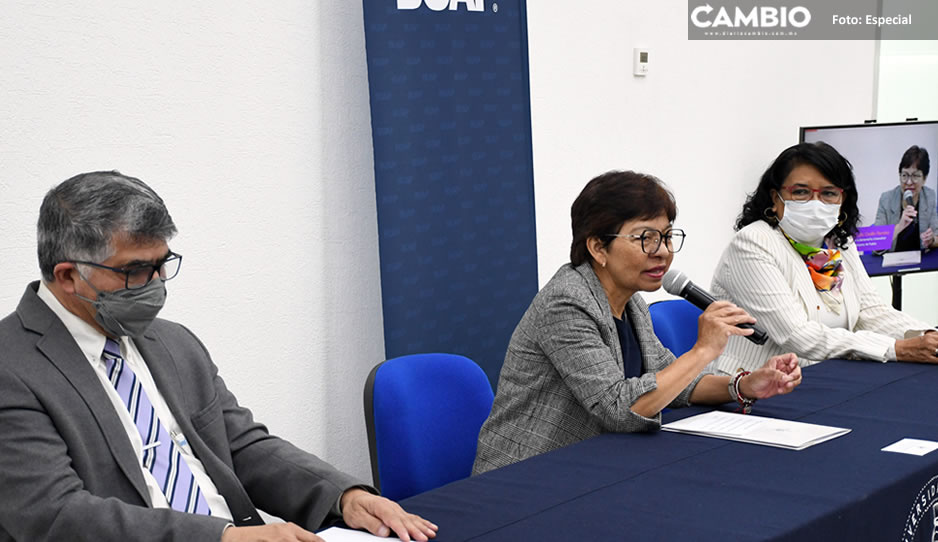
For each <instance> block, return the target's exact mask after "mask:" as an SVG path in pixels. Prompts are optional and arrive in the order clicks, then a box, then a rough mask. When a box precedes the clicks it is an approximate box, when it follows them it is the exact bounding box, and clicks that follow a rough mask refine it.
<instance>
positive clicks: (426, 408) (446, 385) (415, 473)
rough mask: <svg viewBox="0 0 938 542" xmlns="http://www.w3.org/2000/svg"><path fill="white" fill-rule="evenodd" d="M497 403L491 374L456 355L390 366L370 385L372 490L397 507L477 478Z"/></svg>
mask: <svg viewBox="0 0 938 542" xmlns="http://www.w3.org/2000/svg"><path fill="white" fill-rule="evenodd" d="M493 399H494V395H493V393H492V386H491V384H489V380H488V377H487V376H486V375H485V372H484V371H483V370H482V369H481V368H480V367H479V366H478V365H477V364H476V363H475V362H474V361H472V360H471V359H469V358H466V357H463V356H459V355H455V354H413V355H408V356H402V357H399V358H394V359H389V360H387V361H385V362H383V363H380V364H378V366H376V367H375V368H374V369H372V370H371V374H369V375H368V380H367V381H366V382H365V426H366V428H367V430H368V448H369V452H370V454H371V472H372V476H373V477H374V484H375V487H377V488H378V489H379V490H380V491H381V494H382V495H384V496H385V497H388V498H389V499H392V500H399V499H403V498H406V497H409V496H411V495H416V494H417V493H422V492H424V491H427V490H430V489H433V488H435V487H438V486H441V485H444V484H447V483H449V482H452V481H454V480H459V479H461V478H466V477H467V476H469V475H470V474H471V473H472V463H473V461H474V460H475V455H476V444H477V442H478V439H479V429H480V428H481V427H482V423H483V422H484V421H485V419H486V417H488V415H489V411H490V410H491V409H492V401H493Z"/></svg>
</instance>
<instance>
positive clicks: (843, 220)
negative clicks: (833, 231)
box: [837, 211, 847, 226]
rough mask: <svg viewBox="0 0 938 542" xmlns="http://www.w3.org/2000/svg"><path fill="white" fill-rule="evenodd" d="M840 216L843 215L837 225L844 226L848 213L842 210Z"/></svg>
mask: <svg viewBox="0 0 938 542" xmlns="http://www.w3.org/2000/svg"><path fill="white" fill-rule="evenodd" d="M840 216H841V217H842V218H840V220H838V221H837V225H838V226H843V225H844V222H846V221H847V213H845V212H843V211H841V212H840Z"/></svg>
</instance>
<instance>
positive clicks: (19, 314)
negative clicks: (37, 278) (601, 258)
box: [0, 282, 359, 542]
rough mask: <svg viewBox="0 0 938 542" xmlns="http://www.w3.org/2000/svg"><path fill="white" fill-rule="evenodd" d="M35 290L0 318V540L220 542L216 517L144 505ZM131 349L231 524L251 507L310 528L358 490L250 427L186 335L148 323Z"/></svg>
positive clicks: (71, 346) (75, 356)
mask: <svg viewBox="0 0 938 542" xmlns="http://www.w3.org/2000/svg"><path fill="white" fill-rule="evenodd" d="M37 286H38V282H36V283H33V284H30V285H29V286H28V287H27V288H26V293H25V294H24V295H23V298H22V300H21V301H20V304H19V306H18V307H17V309H16V312H15V313H13V314H10V315H9V316H7V317H6V318H4V319H3V320H0V347H2V350H0V390H2V391H0V429H2V431H3V436H2V438H0V541H6V540H23V541H29V542H33V541H44V540H50V541H61V540H69V541H78V540H94V541H114V542H126V541H129V540H133V541H151V540H152V541H157V540H159V541H180V542H182V541H202V540H206V541H212V542H215V541H217V540H219V539H220V537H221V532H222V529H223V528H224V526H225V524H226V523H227V522H226V521H225V520H222V519H219V518H213V517H208V516H197V515H193V514H185V513H181V512H176V511H173V510H167V509H153V508H148V506H149V496H148V493H147V489H146V484H145V482H144V479H143V475H142V473H141V471H140V466H139V463H138V460H137V458H136V456H135V454H134V451H133V448H132V446H131V444H130V440H129V439H128V438H127V434H126V432H125V431H124V428H123V426H122V425H121V422H120V419H119V418H118V416H117V413H116V412H115V411H114V407H113V405H112V404H111V402H110V401H109V399H108V396H107V394H106V392H105V390H104V389H103V388H102V387H101V382H100V381H99V380H98V377H97V376H96V375H95V373H94V369H93V368H92V367H91V365H90V364H89V363H88V362H87V360H86V359H85V358H84V356H83V354H82V353H81V351H80V350H79V348H78V345H77V344H76V343H75V341H74V339H72V336H71V335H70V334H69V333H68V331H67V330H66V328H65V326H64V325H63V324H62V322H61V320H59V319H58V317H56V316H55V313H53V312H52V310H51V309H49V307H48V306H47V305H46V304H45V303H44V302H43V301H42V300H41V299H39V297H38V296H37V295H36V288H37ZM135 343H136V345H137V348H138V349H139V350H140V353H141V354H142V355H143V358H144V359H145V360H146V361H147V365H148V367H149V368H150V371H151V373H152V374H153V378H154V380H155V381H156V384H157V386H158V387H159V389H160V392H161V393H162V394H163V396H164V397H165V399H166V402H167V404H168V405H169V408H170V410H171V411H172V413H173V415H174V416H175V417H176V420H177V421H178V423H179V425H180V427H181V428H182V430H183V432H184V433H185V435H186V437H187V439H188V440H189V443H190V445H191V446H192V449H193V450H194V452H195V454H196V455H197V456H198V458H199V459H200V460H201V461H202V463H203V465H204V466H205V469H206V471H207V472H208V475H209V476H210V477H211V479H212V481H213V482H214V483H215V485H216V486H217V488H218V491H219V492H220V493H221V494H222V495H223V496H224V497H225V499H226V500H227V502H228V506H229V507H230V509H231V513H232V515H233V516H234V523H235V524H236V525H255V524H261V523H263V521H262V519H261V518H260V517H259V515H258V512H257V510H256V509H255V506H257V507H260V508H261V509H263V510H265V511H267V512H270V513H272V514H276V515H277V516H280V517H282V518H284V519H287V520H291V521H294V522H296V523H298V524H300V525H303V526H304V527H306V528H310V529H315V528H318V527H319V526H320V525H321V524H322V523H323V521H324V520H325V519H326V518H327V516H328V514H329V512H330V510H331V508H332V506H333V505H334V504H335V502H336V500H337V499H338V497H339V495H340V494H341V493H342V492H343V491H344V490H345V489H347V488H349V487H352V486H354V485H358V484H359V482H358V481H357V480H355V479H353V478H351V477H350V476H348V475H345V474H342V473H341V472H338V471H336V470H335V469H333V468H332V467H331V466H329V465H327V464H326V463H324V462H323V461H321V460H319V459H317V458H316V457H314V456H312V455H310V454H308V453H306V452H303V451H301V450H299V449H298V448H296V447H294V446H292V445H291V444H289V443H288V442H285V441H283V440H281V439H279V438H277V437H274V436H271V435H270V434H269V433H268V432H267V429H266V428H265V427H264V426H263V425H261V424H259V423H257V422H255V421H254V419H253V417H252V415H251V412H250V411H249V410H247V409H246V408H243V407H241V406H239V405H238V403H237V400H236V399H235V397H234V396H233V395H232V394H231V392H229V391H228V389H227V388H226V387H225V383H224V382H223V381H222V379H221V377H220V376H218V371H217V368H216V367H215V365H214V364H213V363H212V361H211V359H210V357H209V354H208V352H207V351H206V350H205V347H204V346H203V345H202V343H201V342H199V340H198V339H197V338H196V337H195V336H194V335H193V334H192V333H191V332H190V331H189V330H188V329H186V328H184V327H182V326H180V325H178V324H174V323H172V322H168V321H165V320H157V321H156V322H154V323H153V325H152V326H151V327H150V329H149V330H148V331H147V332H146V333H145V334H144V336H143V337H141V338H140V339H136V340H135Z"/></svg>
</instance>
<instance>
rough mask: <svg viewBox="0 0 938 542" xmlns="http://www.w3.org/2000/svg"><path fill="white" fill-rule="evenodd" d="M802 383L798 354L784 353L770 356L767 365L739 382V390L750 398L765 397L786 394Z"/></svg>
mask: <svg viewBox="0 0 938 542" xmlns="http://www.w3.org/2000/svg"><path fill="white" fill-rule="evenodd" d="M798 384H801V367H799V366H798V356H796V355H794V354H791V353H789V354H782V355H781V356H775V357H774V358H769V359H768V361H766V362H765V365H763V366H762V367H760V368H758V369H756V370H755V371H753V372H752V373H751V374H748V375H746V376H744V377H743V379H742V380H740V382H739V392H740V393H741V394H742V395H743V397H746V398H749V399H765V398H767V397H772V396H773V395H784V394H786V393H789V392H790V391H791V390H793V389H795V387H796V386H798Z"/></svg>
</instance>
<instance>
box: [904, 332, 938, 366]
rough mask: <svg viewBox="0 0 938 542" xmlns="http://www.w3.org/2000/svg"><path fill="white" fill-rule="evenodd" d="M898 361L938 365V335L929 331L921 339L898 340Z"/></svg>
mask: <svg viewBox="0 0 938 542" xmlns="http://www.w3.org/2000/svg"><path fill="white" fill-rule="evenodd" d="M896 359H897V360H899V361H922V362H925V363H938V333H936V332H934V331H927V332H925V334H924V335H922V336H921V337H912V338H911V339H899V340H897V341H896Z"/></svg>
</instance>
